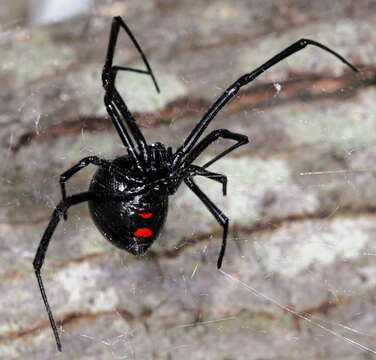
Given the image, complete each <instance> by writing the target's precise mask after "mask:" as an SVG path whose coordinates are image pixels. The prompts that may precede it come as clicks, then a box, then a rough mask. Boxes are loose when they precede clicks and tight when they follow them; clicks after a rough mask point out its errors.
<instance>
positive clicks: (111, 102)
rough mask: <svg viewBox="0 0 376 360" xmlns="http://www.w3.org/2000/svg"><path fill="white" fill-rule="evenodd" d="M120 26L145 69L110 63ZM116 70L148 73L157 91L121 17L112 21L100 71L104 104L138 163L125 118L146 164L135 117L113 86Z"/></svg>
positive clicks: (151, 73)
mask: <svg viewBox="0 0 376 360" xmlns="http://www.w3.org/2000/svg"><path fill="white" fill-rule="evenodd" d="M120 28H122V29H123V30H124V31H125V32H126V33H127V34H128V36H129V38H130V39H131V41H132V43H133V45H134V46H135V47H136V49H137V51H138V53H139V54H140V56H141V58H142V60H143V62H144V64H145V66H146V68H147V70H141V69H133V68H130V67H121V66H113V65H112V64H113V58H114V55H115V49H116V43H117V39H118V35H119V30H120ZM118 71H131V72H136V73H140V74H146V75H150V76H151V78H152V81H153V83H154V86H155V88H156V90H157V92H158V93H159V86H158V83H157V81H156V79H155V76H154V73H153V71H152V69H151V67H150V65H149V62H148V60H147V58H146V56H145V54H144V52H143V51H142V49H141V47H140V45H139V44H138V42H137V40H136V38H135V37H134V36H133V34H132V32H131V31H130V29H129V28H128V26H127V25H126V24H125V22H124V21H123V19H122V18H121V17H114V19H113V21H112V26H111V32H110V39H109V43H108V48H107V55H106V62H105V65H104V67H103V71H102V82H103V87H104V89H105V90H106V94H105V104H106V108H107V111H108V112H109V115H110V117H111V118H112V120H113V122H114V124H115V127H116V129H117V130H118V133H119V135H120V138H121V139H122V141H123V144H124V145H125V147H126V148H127V149H128V150H130V155H131V156H132V158H133V159H134V160H135V162H136V163H137V164H138V165H139V160H138V158H137V156H136V154H135V151H134V146H133V143H132V141H131V139H130V138H129V135H128V133H127V131H126V129H125V126H124V123H123V120H122V118H123V119H124V120H125V122H126V124H127V126H128V127H129V130H130V132H131V134H132V136H133V138H134V140H135V141H136V144H137V146H138V148H139V150H140V151H141V153H142V154H143V158H144V160H145V162H146V164H148V162H149V154H148V151H147V143H146V140H145V138H144V136H143V134H142V133H141V131H140V129H139V127H138V125H137V123H136V119H135V118H134V116H133V115H132V113H131V112H130V110H129V109H128V107H127V105H126V104H125V102H124V100H123V99H122V97H121V95H120V94H119V92H118V90H117V89H116V87H115V80H116V75H117V72H118ZM119 113H120V114H119ZM120 115H121V117H120Z"/></svg>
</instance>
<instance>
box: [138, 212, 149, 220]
mask: <svg viewBox="0 0 376 360" xmlns="http://www.w3.org/2000/svg"><path fill="white" fill-rule="evenodd" d="M138 216H141V217H142V218H144V219H149V218H151V217H152V216H153V213H151V212H143V213H139V214H138Z"/></svg>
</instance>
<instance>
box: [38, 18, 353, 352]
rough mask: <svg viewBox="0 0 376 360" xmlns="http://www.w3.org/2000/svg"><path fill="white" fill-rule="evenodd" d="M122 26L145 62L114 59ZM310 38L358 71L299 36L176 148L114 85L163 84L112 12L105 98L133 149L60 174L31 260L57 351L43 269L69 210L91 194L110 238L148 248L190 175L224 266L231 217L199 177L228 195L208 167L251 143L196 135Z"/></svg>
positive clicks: (234, 88)
mask: <svg viewBox="0 0 376 360" xmlns="http://www.w3.org/2000/svg"><path fill="white" fill-rule="evenodd" d="M120 30H123V31H125V33H126V34H127V35H128V36H129V38H130V39H131V41H132V43H133V45H134V46H135V48H136V49H137V51H138V53H139V55H140V56H141V58H142V60H143V63H144V65H145V67H146V70H142V69H137V68H131V67H123V66H117V65H113V57H114V54H115V49H116V43H117V39H118V35H119V31H120ZM307 45H313V46H316V47H319V48H321V49H323V50H325V51H327V52H329V53H331V54H332V55H334V56H336V57H337V58H338V59H339V60H341V61H342V62H343V63H345V64H346V65H348V66H349V67H350V68H351V69H352V70H353V71H358V69H357V68H356V67H355V66H353V65H352V64H350V63H349V62H348V61H347V60H346V59H344V58H343V57H342V56H341V55H339V54H338V53H336V52H335V51H333V50H331V49H330V48H328V47H326V46H325V45H322V44H321V43H318V42H316V41H313V40H309V39H301V40H299V41H296V42H295V43H293V44H292V45H290V46H289V47H287V48H286V49H285V50H283V51H281V52H279V53H278V54H277V55H275V56H273V57H272V58H271V59H270V60H268V61H267V62H265V63H264V64H262V65H261V66H259V67H258V68H257V69H255V70H253V71H252V72H250V73H247V74H244V75H243V76H241V77H240V78H239V79H237V80H236V81H235V82H234V83H233V84H232V85H230V86H229V87H228V88H227V89H226V90H225V91H224V92H223V93H222V95H221V96H219V98H218V99H217V100H216V101H215V102H214V103H213V104H212V105H211V106H210V107H209V109H208V110H207V111H206V113H205V114H204V115H203V117H202V118H201V120H200V121H199V122H198V123H197V124H196V126H195V127H194V128H193V130H192V131H191V133H190V134H189V135H188V136H187V137H186V139H185V140H184V142H183V144H182V145H181V146H180V147H179V148H178V149H177V150H176V151H175V152H173V150H172V148H171V147H167V148H166V147H165V146H164V145H163V144H161V143H155V144H148V143H147V142H146V140H145V138H144V136H143V134H142V132H141V131H140V129H139V127H138V125H137V122H136V119H135V118H134V116H133V115H132V113H131V112H130V110H129V109H128V107H127V105H126V102H125V101H124V99H123V98H122V97H121V95H120V93H119V91H118V90H117V88H116V86H115V80H116V76H117V73H118V72H119V71H131V72H136V73H139V74H144V75H148V76H150V77H151V80H152V82H153V84H154V86H155V89H156V91H157V92H158V93H159V92H160V90H159V86H158V83H157V80H156V78H155V76H154V73H153V71H152V69H151V67H150V65H149V62H148V60H147V58H146V56H145V54H144V52H143V51H142V49H141V47H140V45H139V44H138V42H137V40H136V38H135V37H134V35H133V34H132V32H131V30H130V29H129V27H128V26H127V25H126V23H125V22H124V21H123V19H122V18H121V17H115V18H113V21H112V27H111V32H110V38H109V43H108V48H107V55H106V60H105V64H104V67H103V71H102V83H103V88H104V91H105V94H104V104H105V106H106V110H107V112H108V115H109V117H110V119H111V121H112V122H113V124H114V126H115V128H116V131H117V133H118V135H119V137H120V139H121V142H122V143H123V145H124V146H125V148H126V150H127V154H126V155H123V156H120V157H118V158H116V159H114V160H112V161H109V160H104V159H100V158H99V157H97V156H88V157H85V158H83V159H82V160H80V161H79V162H78V163H77V164H76V165H74V166H73V167H71V168H70V169H68V170H67V171H65V172H64V173H63V174H62V175H61V176H60V186H61V193H62V200H61V201H60V202H59V204H58V205H57V206H56V208H55V209H54V211H53V213H52V217H51V220H50V222H49V224H48V226H47V228H46V230H45V231H44V234H43V236H42V239H41V240H40V243H39V246H38V250H37V252H36V255H35V258H34V262H33V266H34V270H35V274H36V277H37V281H38V285H39V289H40V292H41V295H42V298H43V302H44V305H45V308H46V311H47V314H48V317H49V320H50V323H51V328H52V330H53V333H54V336H55V341H56V345H57V348H58V350H59V351H61V350H62V347H61V341H60V338H59V333H58V331H57V327H56V323H55V320H54V317H53V315H52V311H51V308H50V305H49V303H48V300H47V295H46V292H45V289H44V285H43V281H42V277H41V268H42V266H43V263H44V259H45V256H46V251H47V248H48V245H49V243H50V240H51V237H52V235H53V233H54V231H55V229H56V227H57V225H58V223H59V221H60V219H61V217H63V218H64V220H67V211H68V209H69V208H70V207H71V206H73V205H76V204H79V203H82V202H88V204H89V209H90V213H91V216H92V218H93V221H94V223H95V225H96V226H97V228H98V229H99V231H100V232H101V233H102V235H103V236H104V237H105V238H106V239H107V240H109V241H110V242H111V243H112V244H113V245H115V246H117V247H119V248H121V249H124V250H126V251H128V252H130V253H132V254H134V255H143V254H144V253H145V252H146V251H147V250H148V248H149V247H150V246H151V245H152V243H153V242H154V240H156V239H157V237H158V235H159V233H160V231H161V229H162V227H163V225H164V222H165V219H166V216H167V210H168V197H169V196H170V195H172V194H174V193H175V192H176V191H177V189H178V187H179V186H180V184H181V183H182V182H183V181H184V183H185V184H186V185H187V186H188V188H189V189H190V190H192V191H193V193H194V194H196V196H197V197H198V198H199V199H200V200H201V201H202V202H203V203H204V205H205V206H206V208H207V209H208V210H209V211H210V212H211V214H212V215H213V216H214V218H215V220H216V221H217V222H218V223H219V225H220V226H222V228H223V237H222V246H221V249H220V252H219V256H218V261H217V267H218V268H220V267H221V265H222V260H223V257H224V255H225V250H226V240H227V232H228V226H229V219H228V218H227V217H226V215H224V214H223V213H222V211H221V210H220V209H219V208H218V207H217V206H216V205H215V204H214V203H213V201H212V200H210V199H209V198H208V197H207V196H206V195H205V193H204V192H203V191H202V190H201V189H200V188H199V187H198V186H197V185H196V183H195V181H194V177H195V176H203V177H206V178H209V179H211V180H214V181H217V182H219V183H221V184H222V192H223V195H226V190H227V177H226V176H225V175H222V174H217V173H214V172H211V171H209V170H207V168H208V167H209V166H210V165H212V164H213V163H215V162H216V161H217V160H219V159H220V158H222V157H224V156H225V155H227V154H228V153H230V152H232V151H233V150H235V149H236V148H238V147H239V146H242V145H244V144H246V143H248V138H247V136H245V135H242V134H237V133H234V132H232V131H230V130H227V129H218V130H214V131H212V132H210V133H209V134H208V135H206V136H205V137H204V138H203V139H202V140H200V141H199V142H198V140H199V139H200V137H201V135H202V133H203V132H204V130H205V129H206V128H207V126H208V125H209V123H210V122H211V121H212V120H213V119H214V117H215V116H216V115H217V114H218V112H219V111H220V110H221V109H222V108H223V107H224V106H225V105H226V104H227V103H228V102H229V101H230V100H231V99H233V98H234V97H235V96H236V94H237V93H238V91H239V90H240V88H241V87H243V86H244V85H247V84H248V83H250V82H251V81H253V80H254V79H256V78H257V77H258V76H259V75H261V74H262V73H263V72H265V71H266V70H268V69H269V68H270V67H272V66H273V65H275V64H277V63H279V62H280V61H282V60H284V59H286V58H287V57H289V56H290V55H292V54H294V53H296V52H298V51H300V50H302V49H303V48H305V47H306V46H307ZM132 138H133V139H132ZM219 138H224V139H230V140H234V141H235V144H233V145H232V146H230V147H228V148H227V149H226V150H224V151H223V152H221V153H219V154H218V155H216V156H214V157H213V158H212V159H211V160H210V161H208V162H206V163H205V164H204V165H202V166H198V165H194V164H193V163H194V161H195V160H196V158H197V157H198V156H199V155H200V154H201V153H202V152H203V151H205V150H206V148H207V147H208V146H209V145H210V144H212V143H213V142H214V141H216V140H217V139H219ZM89 164H92V165H96V166H98V169H97V171H96V172H95V174H94V176H93V178H92V180H91V184H90V187H89V191H87V192H83V193H78V194H74V195H71V196H67V194H66V189H65V183H66V182H67V181H68V180H69V179H70V178H71V177H72V176H73V175H75V174H76V173H77V172H78V171H80V170H81V169H83V168H84V167H86V166H88V165H89Z"/></svg>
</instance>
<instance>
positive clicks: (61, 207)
mask: <svg viewBox="0 0 376 360" xmlns="http://www.w3.org/2000/svg"><path fill="white" fill-rule="evenodd" d="M148 190H149V187H148V186H144V187H138V188H136V189H135V190H134V191H133V192H131V191H128V193H127V194H123V193H104V192H103V193H94V192H83V193H80V194H75V195H72V196H69V197H67V198H65V200H62V201H60V203H59V204H58V205H57V206H56V208H55V209H54V211H53V213H52V216H51V220H50V222H49V224H48V226H47V228H46V230H45V231H44V233H43V236H42V239H41V240H40V243H39V246H38V250H37V252H36V254H35V257H34V261H33V266H34V271H35V275H36V277H37V280H38V285H39V289H40V292H41V294H42V298H43V302H44V306H45V307H46V311H47V314H48V317H49V320H50V324H51V328H52V331H53V333H54V336H55V340H56V345H57V348H58V350H59V351H61V341H60V337H59V333H58V331H57V327H56V323H55V320H54V317H53V315H52V311H51V308H50V305H49V303H48V299H47V295H46V291H45V289H44V285H43V281H42V276H41V269H42V266H43V263H44V259H45V257H46V252H47V248H48V245H49V243H50V240H51V237H52V235H53V233H54V232H55V229H56V227H57V225H58V223H59V221H60V218H61V217H62V216H64V213H65V212H66V211H67V210H68V208H69V207H71V206H73V205H76V204H79V203H82V202H86V201H89V200H107V199H108V200H109V199H119V200H124V199H128V198H131V197H133V196H135V195H140V194H143V193H145V192H146V191H148Z"/></svg>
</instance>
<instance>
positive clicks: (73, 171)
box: [59, 156, 109, 220]
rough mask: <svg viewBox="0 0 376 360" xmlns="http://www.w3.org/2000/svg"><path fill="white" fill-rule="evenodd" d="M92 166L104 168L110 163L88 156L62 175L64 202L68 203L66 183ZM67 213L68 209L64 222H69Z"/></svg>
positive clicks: (61, 185) (65, 212) (64, 213)
mask: <svg viewBox="0 0 376 360" xmlns="http://www.w3.org/2000/svg"><path fill="white" fill-rule="evenodd" d="M90 164H93V165H97V166H104V165H108V164H109V162H108V161H107V160H104V159H100V158H99V157H98V156H88V157H85V158H83V159H81V160H80V161H79V162H78V163H77V164H76V165H74V166H72V167H71V168H70V169H68V170H67V171H65V172H64V173H62V174H61V175H60V181H59V182H60V188H61V196H62V199H63V202H64V201H66V199H67V193H66V189H65V183H66V182H67V181H68V180H69V179H70V178H71V177H72V176H73V175H74V174H76V173H77V172H79V171H80V170H82V169H83V168H85V167H86V166H88V165H90ZM67 211H68V208H67V209H65V211H64V212H63V218H64V220H67V218H68V216H67Z"/></svg>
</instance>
